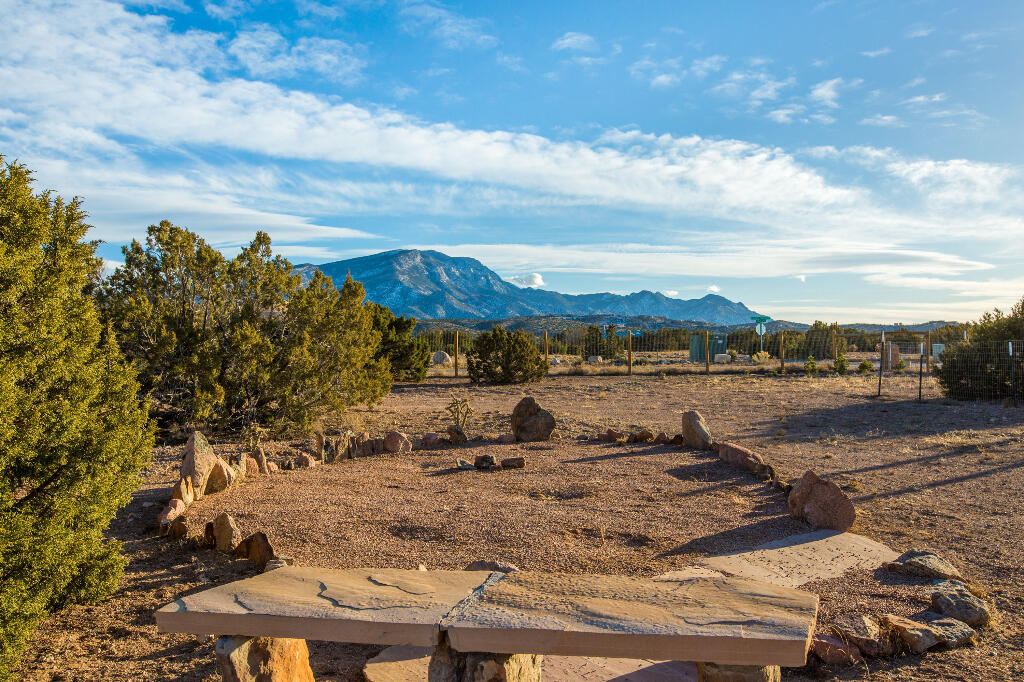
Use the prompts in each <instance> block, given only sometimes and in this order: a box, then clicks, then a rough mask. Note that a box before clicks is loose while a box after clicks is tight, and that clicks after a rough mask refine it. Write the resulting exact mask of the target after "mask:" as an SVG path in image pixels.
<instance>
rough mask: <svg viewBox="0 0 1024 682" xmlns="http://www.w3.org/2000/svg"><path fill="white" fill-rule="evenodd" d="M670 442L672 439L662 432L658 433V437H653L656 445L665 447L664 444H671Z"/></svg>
mask: <svg viewBox="0 0 1024 682" xmlns="http://www.w3.org/2000/svg"><path fill="white" fill-rule="evenodd" d="M671 442H672V439H671V438H670V437H669V435H668V434H667V433H665V432H664V431H660V432H658V435H657V436H655V437H654V443H655V444H656V445H665V444H666V443H671Z"/></svg>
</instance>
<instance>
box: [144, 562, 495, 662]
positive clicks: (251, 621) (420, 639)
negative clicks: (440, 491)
mask: <svg viewBox="0 0 1024 682" xmlns="http://www.w3.org/2000/svg"><path fill="white" fill-rule="evenodd" d="M491 575H492V573H491V572H490V571H407V570H400V569H386V568H382V569H367V568H359V569H348V570H328V569H320V568H308V567H298V566H286V567H283V568H279V569H277V570H274V571H270V572H268V573H262V574H260V575H258V576H256V577H253V578H247V579H245V580H240V581H237V582H233V583H228V584H226V585H220V586H218V587H214V588H211V589H209V590H205V591H203V592H198V593H195V594H191V595H187V596H185V597H182V598H181V599H178V600H177V601H175V602H172V603H171V604H168V605H167V606H164V607H163V608H161V609H160V610H158V611H157V612H156V622H157V625H158V627H159V628H160V630H161V631H162V632H187V633H192V634H214V635H246V636H263V637H292V638H298V639H314V640H324V641H333V642H354V643H360V644H408V645H416V646H433V645H435V644H437V642H438V633H439V623H440V622H441V619H442V618H443V617H444V616H445V614H447V613H449V612H450V611H451V610H452V609H453V608H455V606H456V605H457V604H459V602H461V601H463V600H464V599H466V598H467V597H469V596H470V595H471V594H472V593H473V591H474V590H476V589H477V588H479V587H480V586H481V585H483V583H484V582H485V581H486V580H487V579H488V578H489V577H490V576H491ZM496 575H498V576H500V575H501V574H496Z"/></svg>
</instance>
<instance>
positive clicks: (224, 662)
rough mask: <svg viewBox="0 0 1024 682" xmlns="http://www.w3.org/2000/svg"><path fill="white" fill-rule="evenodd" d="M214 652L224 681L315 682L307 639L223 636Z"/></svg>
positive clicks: (219, 638) (218, 640)
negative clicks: (310, 665)
mask: <svg viewBox="0 0 1024 682" xmlns="http://www.w3.org/2000/svg"><path fill="white" fill-rule="evenodd" d="M214 651H215V652H216V654H217V666H218V667H219V668H220V673H221V675H222V676H223V677H224V682H292V681H294V682H314V680H313V671H312V670H311V669H310V667H309V649H308V648H307V647H306V640H304V639H286V638H283V637H239V636H233V635H222V636H220V637H218V638H217V644H216V645H215V646H214Z"/></svg>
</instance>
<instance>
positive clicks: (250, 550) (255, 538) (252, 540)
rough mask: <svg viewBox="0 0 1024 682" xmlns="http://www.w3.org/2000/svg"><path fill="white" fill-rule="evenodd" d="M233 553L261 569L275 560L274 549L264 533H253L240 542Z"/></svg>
mask: <svg viewBox="0 0 1024 682" xmlns="http://www.w3.org/2000/svg"><path fill="white" fill-rule="evenodd" d="M231 553H232V554H234V555H235V556H240V557H243V558H245V559H248V560H249V561H251V562H253V563H254V564H256V565H257V566H259V567H261V568H262V567H264V566H266V565H267V562H268V561H270V560H271V559H273V558H274V548H273V547H272V546H271V545H270V540H268V539H267V535H266V533H264V532H263V531H258V532H256V533H253V534H252V535H250V536H249V537H247V538H246V539H244V540H242V541H241V542H239V543H238V545H237V546H236V547H235V548H234V550H232V552H231Z"/></svg>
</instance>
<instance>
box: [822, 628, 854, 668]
mask: <svg viewBox="0 0 1024 682" xmlns="http://www.w3.org/2000/svg"><path fill="white" fill-rule="evenodd" d="M811 652H812V653H813V654H814V655H815V656H817V657H818V658H820V659H821V661H822V662H823V663H825V664H826V665H841V666H850V665H853V664H854V663H862V662H863V661H864V657H863V656H861V655H860V649H858V648H857V647H856V646H854V645H853V644H847V643H845V642H843V641H842V640H840V639H836V638H835V637H832V636H831V635H820V634H816V635H814V638H813V639H812V640H811Z"/></svg>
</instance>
